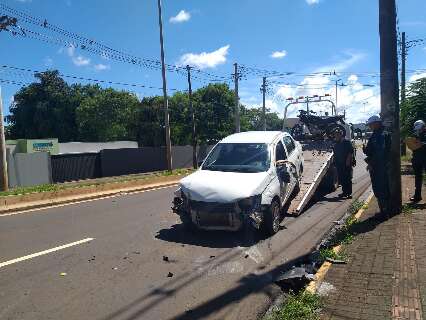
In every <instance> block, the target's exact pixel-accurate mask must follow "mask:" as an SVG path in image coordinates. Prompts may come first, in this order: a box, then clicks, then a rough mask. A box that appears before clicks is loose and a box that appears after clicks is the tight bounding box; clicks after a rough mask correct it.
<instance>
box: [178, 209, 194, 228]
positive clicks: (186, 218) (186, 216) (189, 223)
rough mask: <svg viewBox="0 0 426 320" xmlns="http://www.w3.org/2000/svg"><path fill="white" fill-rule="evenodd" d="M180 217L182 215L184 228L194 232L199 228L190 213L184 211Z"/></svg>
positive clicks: (181, 219)
mask: <svg viewBox="0 0 426 320" xmlns="http://www.w3.org/2000/svg"><path fill="white" fill-rule="evenodd" d="M179 217H180V221H182V224H183V228H184V229H185V230H186V231H189V232H194V231H196V230H197V227H196V225H195V224H194V223H193V222H192V220H191V217H190V216H189V214H187V213H184V214H181V215H180V216H179Z"/></svg>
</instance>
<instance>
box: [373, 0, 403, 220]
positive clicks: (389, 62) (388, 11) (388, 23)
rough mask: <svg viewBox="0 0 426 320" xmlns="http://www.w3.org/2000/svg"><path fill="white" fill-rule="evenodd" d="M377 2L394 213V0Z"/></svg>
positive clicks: (397, 177)
mask: <svg viewBox="0 0 426 320" xmlns="http://www.w3.org/2000/svg"><path fill="white" fill-rule="evenodd" d="M379 6H380V7H379V21H380V26H379V33H380V93H381V116H382V118H383V123H384V125H385V127H386V129H387V130H388V131H389V132H390V133H391V135H392V147H391V159H390V170H389V183H390V192H391V195H390V203H389V208H391V209H390V210H392V211H393V212H391V213H394V214H396V213H400V212H401V207H402V195H401V145H400V128H399V92H398V91H399V86H398V48H397V46H398V44H397V34H396V4H395V0H379Z"/></svg>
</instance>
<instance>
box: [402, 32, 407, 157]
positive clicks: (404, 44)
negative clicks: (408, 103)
mask: <svg viewBox="0 0 426 320" xmlns="http://www.w3.org/2000/svg"><path fill="white" fill-rule="evenodd" d="M406 61H407V42H406V40H405V32H403V33H402V43H401V103H404V102H405V98H406V88H405V86H406V84H405V69H406ZM406 153H407V147H406V145H405V141H404V140H401V155H403V156H405V155H406Z"/></svg>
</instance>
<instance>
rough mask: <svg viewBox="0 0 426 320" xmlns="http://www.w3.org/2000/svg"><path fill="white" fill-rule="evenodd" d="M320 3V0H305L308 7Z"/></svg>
mask: <svg viewBox="0 0 426 320" xmlns="http://www.w3.org/2000/svg"><path fill="white" fill-rule="evenodd" d="M319 2H320V0H306V3H307V4H309V5H310V6H311V5H313V4H318V3H319Z"/></svg>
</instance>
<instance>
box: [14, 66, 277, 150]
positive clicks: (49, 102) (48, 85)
mask: <svg viewBox="0 0 426 320" xmlns="http://www.w3.org/2000/svg"><path fill="white" fill-rule="evenodd" d="M36 78H37V79H38V81H37V82H35V83H32V84H30V85H28V86H26V87H23V88H21V89H20V90H19V92H18V93H17V94H16V95H15V99H14V102H13V103H12V105H11V108H10V115H9V116H7V117H6V121H7V122H8V124H9V126H8V136H9V137H10V138H13V139H19V138H26V139H29V138H33V139H34V138H48V137H57V138H58V139H59V141H60V142H68V141H92V142H102V141H114V140H134V141H138V142H139V144H140V145H144V146H160V145H164V144H165V139H164V110H163V97H162V96H152V97H144V98H143V99H142V100H140V101H139V100H138V98H137V97H136V96H135V95H134V94H133V93H130V92H127V91H118V90H115V89H112V88H102V87H100V86H99V85H82V84H72V85H69V84H67V83H66V82H65V81H64V80H63V79H62V78H61V77H60V75H59V73H58V71H47V72H43V73H39V74H36ZM193 108H194V113H195V125H196V139H197V143H198V144H212V143H215V142H217V141H219V140H220V139H222V138H223V137H225V136H227V135H229V134H231V133H233V132H234V93H233V91H232V90H230V88H229V87H228V85H227V84H222V83H219V84H209V85H207V86H205V87H203V88H200V89H198V90H195V91H194V92H193ZM169 114H170V128H171V140H172V144H173V145H188V144H191V141H192V123H191V119H192V118H191V112H190V110H189V97H188V94H187V93H186V92H176V93H175V94H173V95H172V96H170V97H169ZM240 115H241V130H242V131H247V130H261V128H262V110H261V108H246V107H245V106H241V107H240ZM266 118H267V129H268V130H280V129H281V126H282V120H280V119H279V117H278V115H277V114H276V113H273V112H269V110H268V112H267V117H266Z"/></svg>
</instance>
